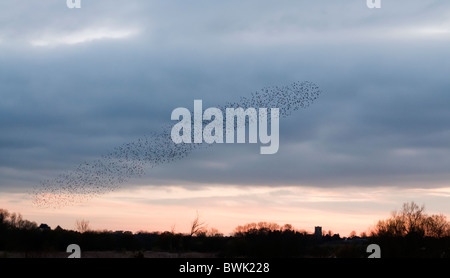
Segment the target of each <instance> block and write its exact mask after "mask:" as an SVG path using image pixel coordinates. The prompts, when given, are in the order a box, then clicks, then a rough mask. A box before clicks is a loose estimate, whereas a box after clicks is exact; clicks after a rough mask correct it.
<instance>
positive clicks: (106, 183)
mask: <svg viewBox="0 0 450 278" xmlns="http://www.w3.org/2000/svg"><path fill="white" fill-rule="evenodd" d="M319 95H320V89H319V87H318V86H317V85H316V84H314V83H312V82H309V81H304V82H294V83H292V84H290V85H286V86H280V87H279V86H275V87H268V88H263V89H261V90H259V91H256V92H254V93H252V94H251V95H250V96H248V97H241V98H240V100H239V101H236V102H229V103H226V104H225V105H221V106H218V107H217V108H219V109H220V110H222V112H223V111H225V109H226V108H238V107H241V108H244V109H246V108H250V107H253V108H258V107H264V108H278V109H279V116H280V118H284V117H287V116H289V115H291V114H292V113H293V112H294V111H297V110H298V109H300V108H307V107H308V106H309V105H311V104H312V103H313V102H314V101H315V100H316V99H317V98H318V97H319ZM191 114H192V112H191ZM267 116H268V120H269V121H268V122H270V114H269V113H268V115H267ZM191 118H192V115H191ZM246 121H247V123H248V118H247V119H246ZM203 124H204V125H205V122H204V123H203ZM223 126H224V134H225V132H226V125H225V124H224V125H223ZM234 128H235V127H234ZM193 136H194V135H192V137H193ZM208 146H210V144H206V143H193V144H175V143H174V142H173V141H172V139H171V126H170V125H167V126H163V127H162V131H161V132H160V133H156V132H153V133H151V134H149V135H147V136H143V137H141V138H138V139H137V140H135V141H133V142H130V143H126V144H123V145H121V146H118V147H116V148H114V149H113V150H112V151H111V152H109V153H107V154H106V155H103V156H101V157H100V158H99V159H97V160H93V161H86V162H84V163H81V164H79V165H78V166H77V167H76V168H75V169H74V170H72V171H68V172H65V173H62V174H60V175H58V176H57V177H55V178H53V179H48V180H44V181H42V182H41V183H40V184H39V185H38V186H35V187H34V188H33V190H32V200H33V204H34V205H36V206H38V207H52V208H60V207H64V206H67V205H72V204H74V203H80V202H85V201H87V200H90V199H92V198H94V197H97V196H100V195H102V194H104V193H107V192H111V191H114V190H116V189H117V188H118V187H119V186H120V185H121V184H123V183H125V182H126V181H128V180H129V179H131V178H134V177H140V176H142V175H143V174H144V172H145V170H146V169H149V168H153V167H157V166H159V165H162V164H167V163H171V162H173V161H176V160H179V159H182V158H184V157H186V156H187V155H189V153H191V152H192V151H194V150H196V149H199V148H203V147H208Z"/></svg>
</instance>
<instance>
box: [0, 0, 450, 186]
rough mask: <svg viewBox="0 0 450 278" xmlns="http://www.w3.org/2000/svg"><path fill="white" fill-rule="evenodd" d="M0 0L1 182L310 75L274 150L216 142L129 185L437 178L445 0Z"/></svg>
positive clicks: (443, 142) (71, 164)
mask: <svg viewBox="0 0 450 278" xmlns="http://www.w3.org/2000/svg"><path fill="white" fill-rule="evenodd" d="M315 2H317V1H222V2H217V1H215V2H211V1H195V3H187V2H186V1H138V0H134V1H83V3H82V8H81V9H68V8H67V7H66V6H65V1H60V0H52V1H50V0H49V1H45V3H43V2H42V1H12V0H6V1H2V2H1V3H0V95H1V98H2V100H1V102H0V130H1V133H0V189H1V190H2V191H14V190H19V191H20V190H23V189H26V188H30V187H32V186H34V185H37V184H39V182H40V181H42V180H46V179H51V178H53V177H56V176H58V174H60V173H61V172H65V171H67V170H73V169H75V167H76V166H77V165H79V164H80V163H84V162H86V161H94V160H96V159H98V158H99V157H101V156H102V155H105V154H107V153H109V152H110V151H111V150H113V149H114V148H115V147H117V146H121V145H122V144H126V143H128V142H132V141H134V140H136V139H137V138H139V137H142V136H146V135H149V134H151V133H152V132H155V131H158V130H159V128H160V127H161V126H163V125H167V124H170V123H171V122H170V113H171V111H172V110H173V109H174V108H176V107H180V106H181V107H191V106H192V103H193V100H194V99H203V103H204V106H205V107H209V106H216V105H220V104H224V103H227V102H232V101H235V100H237V99H238V98H239V97H240V96H244V95H248V94H249V93H251V92H254V91H255V90H257V89H259V88H262V87H266V86H274V85H280V84H281V85H282V84H290V83H292V82H294V81H297V80H310V81H312V82H314V83H316V84H318V85H319V87H320V88H321V90H322V93H323V95H322V96H321V98H320V100H319V101H318V102H317V103H316V104H315V105H314V106H312V107H310V108H309V109H307V110H303V111H298V112H296V113H294V114H293V115H292V116H291V117H290V118H286V119H283V120H282V121H281V123H280V124H281V126H280V150H279V152H278V154H277V155H275V156H261V155H259V154H258V153H259V152H258V151H257V150H256V148H257V146H252V145H222V146H217V147H215V148H211V149H205V150H201V151H199V152H197V153H195V154H193V155H192V156H190V157H189V159H186V160H183V161H177V162H175V163H171V164H169V165H165V166H163V167H157V168H153V169H150V170H149V171H147V174H146V175H145V176H143V177H142V178H140V179H139V180H131V181H129V183H130V184H129V185H128V186H131V185H133V184H134V183H135V184H149V185H169V184H177V185H182V186H186V187H195V186H199V185H210V184H222V185H239V186H250V185H270V186H284V185H298V186H305V185H308V186H316V187H336V186H340V187H342V186H349V185H352V186H378V185H383V186H386V185H387V186H403V187H421V188H428V187H439V186H447V184H446V181H448V179H449V174H448V165H450V143H449V142H450V141H449V140H448V138H449V135H450V131H449V129H448V122H449V120H450V112H449V110H448V107H447V105H446V104H447V103H449V102H450V94H449V93H448V91H449V89H450V81H449V79H448V76H449V74H450V66H449V65H448V63H446V62H445V61H447V60H448V59H449V58H450V57H449V52H448V47H449V43H450V40H449V39H450V20H448V18H449V14H448V12H447V11H449V10H450V9H449V8H450V3H447V2H446V1H426V2H424V1H406V0H404V1H395V3H392V1H389V2H388V1H384V3H383V6H382V9H379V10H370V9H368V8H367V7H366V6H365V1H356V0H355V1H345V3H337V2H336V1H320V3H315Z"/></svg>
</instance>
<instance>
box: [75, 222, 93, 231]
mask: <svg viewBox="0 0 450 278" xmlns="http://www.w3.org/2000/svg"><path fill="white" fill-rule="evenodd" d="M75 226H76V229H77V231H78V232H80V233H85V232H87V231H89V230H90V228H89V221H87V220H84V219H82V220H77V221H76V223H75Z"/></svg>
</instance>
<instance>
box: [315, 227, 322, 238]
mask: <svg viewBox="0 0 450 278" xmlns="http://www.w3.org/2000/svg"><path fill="white" fill-rule="evenodd" d="M314 235H315V236H317V237H321V236H322V227H320V226H316V227H314Z"/></svg>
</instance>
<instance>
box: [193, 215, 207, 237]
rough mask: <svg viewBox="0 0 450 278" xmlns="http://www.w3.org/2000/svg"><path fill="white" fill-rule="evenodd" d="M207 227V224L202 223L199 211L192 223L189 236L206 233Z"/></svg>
mask: <svg viewBox="0 0 450 278" xmlns="http://www.w3.org/2000/svg"><path fill="white" fill-rule="evenodd" d="M206 226H207V225H206V223H205V222H201V221H200V216H199V215H198V211H197V216H196V217H195V219H194V220H193V221H192V224H191V232H190V234H189V235H190V236H194V235H198V234H200V233H204V232H205V231H206Z"/></svg>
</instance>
